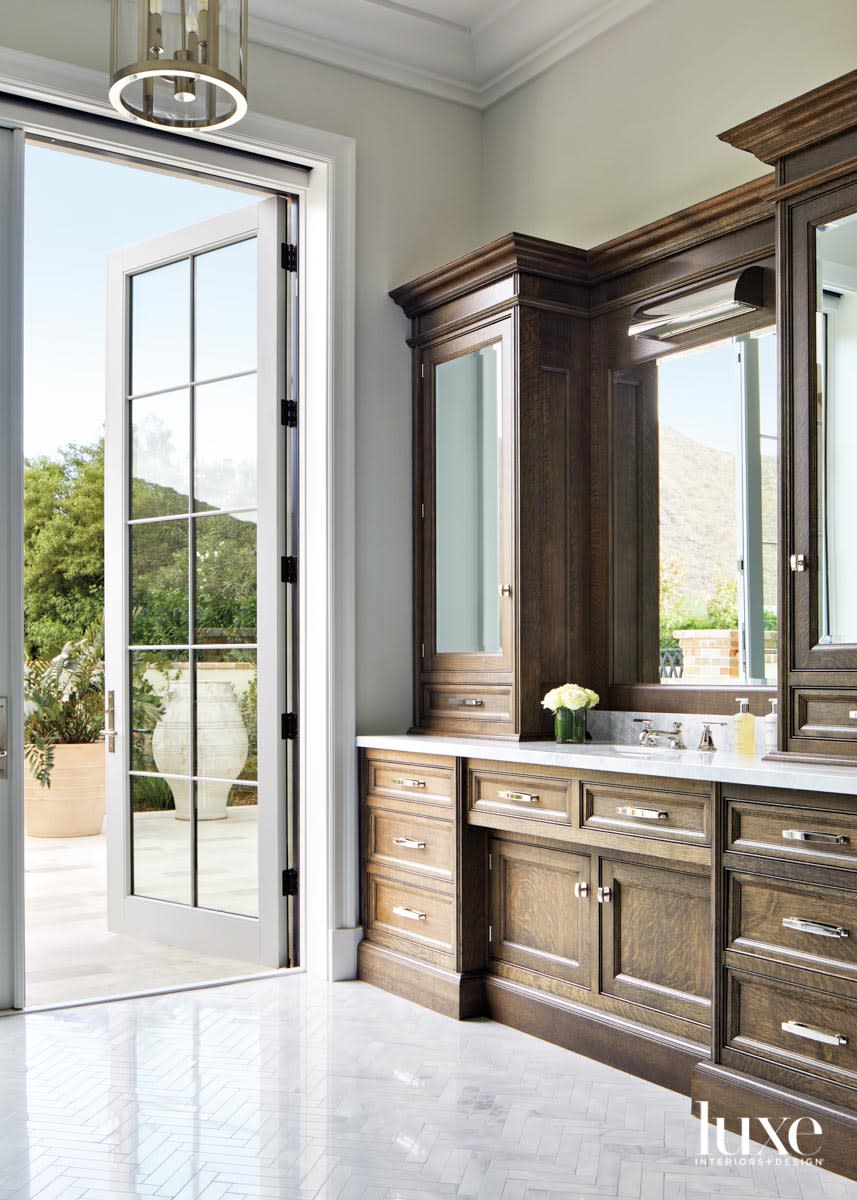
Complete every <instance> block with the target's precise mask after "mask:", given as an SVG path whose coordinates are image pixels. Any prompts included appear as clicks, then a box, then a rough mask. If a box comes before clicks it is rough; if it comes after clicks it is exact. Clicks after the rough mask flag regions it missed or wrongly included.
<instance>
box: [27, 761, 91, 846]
mask: <svg viewBox="0 0 857 1200" xmlns="http://www.w3.org/2000/svg"><path fill="white" fill-rule="evenodd" d="M103 824H104V744H103V742H92V743H88V744H81V745H72V746H55V747H54V769H53V771H52V772H51V786H50V787H49V788H43V787H41V786H40V785H39V783H38V782H37V781H36V780H35V779H34V778H33V777H32V775H31V774H30V770H29V768H28V767H27V768H25V771H24V826H25V828H26V830H27V834H28V836H29V837H41V838H66V837H93V836H94V835H95V834H98V833H101V826H102V825H103Z"/></svg>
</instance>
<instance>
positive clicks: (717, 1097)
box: [359, 72, 857, 1178]
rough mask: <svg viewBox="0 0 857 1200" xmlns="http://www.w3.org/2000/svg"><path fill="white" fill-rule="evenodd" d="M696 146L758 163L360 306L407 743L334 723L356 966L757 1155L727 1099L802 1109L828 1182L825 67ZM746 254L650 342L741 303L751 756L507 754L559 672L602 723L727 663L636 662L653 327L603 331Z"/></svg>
mask: <svg viewBox="0 0 857 1200" xmlns="http://www.w3.org/2000/svg"><path fill="white" fill-rule="evenodd" d="M723 137H724V139H725V140H727V141H728V142H730V143H731V144H732V145H734V146H736V147H738V148H740V149H743V150H749V151H751V152H752V153H755V154H757V155H758V156H759V157H760V158H762V160H763V161H765V162H766V163H769V164H771V165H772V166H773V167H774V169H775V170H774V174H773V175H772V176H767V177H765V178H764V179H762V180H759V181H756V182H755V183H753V184H750V185H747V186H746V187H743V188H738V189H735V190H734V191H732V192H729V193H726V194H724V195H723V196H719V197H716V198H715V199H714V200H712V201H709V202H706V203H704V204H700V205H696V206H695V207H694V208H692V209H688V210H686V211H685V212H683V213H679V214H676V215H674V216H672V217H669V218H665V219H664V220H663V221H660V222H657V223H655V224H654V225H651V226H648V227H646V228H645V229H642V230H638V231H636V232H635V233H633V234H630V235H628V236H627V237H625V238H619V239H616V240H615V241H614V242H611V243H609V244H607V245H605V246H601V247H596V248H595V249H594V250H590V251H581V250H578V249H575V248H573V247H567V246H560V245H557V244H555V243H551V242H544V241H541V240H539V239H535V238H529V237H525V236H522V235H520V234H511V235H509V236H508V237H506V238H502V239H500V240H498V241H497V242H494V243H492V244H491V245H490V246H487V247H485V248H484V249H482V250H480V251H477V252H475V253H474V254H471V255H469V256H467V257H466V258H465V259H462V260H460V261H459V262H457V263H453V264H451V265H449V266H446V267H444V268H442V269H441V270H439V271H436V272H434V273H432V274H431V275H428V276H425V277H424V278H422V279H419V280H416V281H414V282H413V283H411V284H408V285H406V286H404V287H401V288H399V289H398V290H397V291H396V292H394V293H393V296H394V299H395V300H396V301H397V302H398V303H399V304H401V305H402V307H403V308H404V310H405V311H406V313H407V314H408V316H409V317H410V318H411V320H412V322H413V325H412V336H411V339H410V345H411V346H412V348H413V353H414V376H413V388H414V401H413V403H414V468H415V469H414V548H415V552H414V597H415V601H414V609H415V616H414V629H415V637H414V680H415V685H414V720H413V728H414V732H416V733H419V734H422V735H423V736H421V737H420V736H411V737H408V738H404V737H403V738H399V739H396V738H388V739H384V738H378V739H374V740H373V739H364V740H363V746H364V748H363V750H362V751H361V812H362V846H363V850H362V854H363V861H362V869H363V875H362V878H363V923H364V930H365V936H364V940H363V942H362V943H361V946H360V948H359V974H360V977H361V978H362V979H365V980H367V981H369V982H372V983H375V984H377V985H378V986H380V987H384V988H387V989H389V990H391V991H394V992H397V993H399V994H401V995H404V996H407V997H409V998H410V999H413V1000H416V1001H417V1002H419V1003H421V1004H424V1005H427V1006H429V1007H431V1008H434V1009H436V1010H437V1011H440V1012H443V1013H446V1014H448V1015H450V1016H453V1017H456V1018H466V1017H470V1016H476V1015H482V1014H487V1015H490V1016H492V1017H493V1018H495V1019H497V1020H500V1021H503V1022H506V1023H508V1024H511V1025H514V1026H516V1027H518V1028H520V1029H523V1030H525V1031H527V1032H530V1033H533V1034H536V1035H537V1036H540V1037H543V1038H546V1039H547V1040H550V1041H553V1042H556V1043H558V1044H561V1045H563V1046H566V1047H568V1048H569V1049H573V1050H576V1051H578V1052H580V1053H583V1054H586V1055H588V1056H590V1057H593V1058H597V1059H600V1060H602V1061H604V1062H607V1063H610V1064H612V1065H614V1066H616V1067H619V1068H621V1069H623V1070H626V1071H629V1072H632V1073H635V1074H639V1075H641V1076H644V1077H646V1078H648V1079H652V1080H654V1081H656V1082H658V1083H661V1084H664V1085H666V1086H668V1087H671V1088H674V1089H677V1090H679V1091H683V1092H685V1093H686V1094H688V1095H689V1096H691V1098H692V1102H693V1104H694V1105H695V1106H697V1110H698V1106H699V1105H700V1104H701V1103H702V1102H703V1101H707V1102H708V1105H709V1108H708V1112H709V1115H710V1117H711V1119H714V1118H715V1117H723V1118H725V1120H726V1122H727V1124H728V1125H729V1127H730V1128H738V1127H739V1123H740V1121H741V1120H742V1119H744V1118H750V1119H751V1121H752V1122H753V1123H754V1124H753V1125H752V1133H753V1136H754V1137H756V1138H757V1139H758V1140H761V1141H763V1142H764V1141H765V1134H764V1131H763V1129H762V1126H761V1125H760V1124H759V1122H760V1121H761V1119H762V1118H780V1117H788V1118H790V1119H794V1118H797V1117H807V1116H812V1117H815V1118H816V1119H817V1120H818V1121H819V1122H820V1123H821V1125H822V1127H823V1130H824V1135H823V1150H822V1155H823V1157H824V1161H825V1166H827V1167H829V1168H830V1169H833V1170H837V1171H840V1172H842V1173H844V1174H848V1175H850V1176H852V1177H854V1178H857V772H855V774H854V775H853V776H852V775H851V774H850V772H849V769H848V766H846V764H850V766H851V770H853V768H854V765H857V761H856V760H857V533H855V530H857V522H855V520H854V517H855V514H856V513H857V484H852V477H853V478H855V479H857V472H855V471H854V469H853V466H854V459H853V454H852V451H853V453H857V421H854V419H853V416H852V415H849V414H851V413H852V410H853V411H857V401H855V400H854V396H853V388H854V383H853V379H854V378H855V377H857V376H855V372H857V216H855V217H853V220H854V224H855V233H854V235H853V236H854V247H853V253H854V266H853V268H852V267H850V266H849V265H848V263H847V262H844V263H843V257H846V258H847V255H846V254H845V250H844V249H843V247H845V248H846V249H847V252H848V254H849V255H850V254H851V253H852V248H851V246H850V242H849V241H848V239H850V238H851V236H852V235H851V232H850V229H851V224H850V223H851V220H852V214H857V72H855V73H854V74H852V75H850V76H846V77H844V78H843V79H842V80H837V81H835V82H834V83H833V84H830V85H827V87H825V88H820V89H817V91H815V92H813V93H810V94H808V95H807V96H805V97H801V98H800V99H799V100H797V101H794V102H792V103H790V104H787V105H783V106H781V108H779V109H777V110H774V111H773V112H772V113H769V114H765V115H764V116H763V117H760V118H757V119H755V120H753V121H749V122H747V123H746V124H744V125H742V126H740V127H738V128H736V129H734V130H731V131H730V132H729V133H727V134H724V135H723ZM837 256H838V257H837ZM748 268H749V269H751V271H752V272H753V275H752V282H753V284H754V287H755V286H756V285H758V287H757V289H756V290H757V291H758V297H757V298H756V299H755V300H754V301H753V302H752V303H748V304H747V305H745V306H743V307H742V306H741V305H737V304H736V306H735V307H734V312H733V309H731V308H729V309H728V315H727V316H726V317H725V318H723V319H720V320H719V323H717V325H716V331H715V334H714V335H713V334H712V330H711V328H710V327H708V328H703V327H702V326H700V327H699V328H694V327H693V326H692V325H688V326H687V328H686V329H685V330H684V331H683V332H682V334H681V341H679V336H678V335H675V338H674V344H673V345H672V349H675V348H676V346H678V345H680V346H681V347H691V348H694V347H700V346H704V345H705V344H706V341H707V340H710V339H712V337H713V336H716V337H721V338H722V337H725V336H735V337H737V338H744V339H747V340H748V344H749V339H752V338H756V337H758V336H759V334H760V331H764V330H770V329H771V328H772V327H773V325H774V322H776V335H777V339H778V343H777V344H778V353H779V356H780V397H781V403H780V425H779V429H778V431H777V432H776V436H773V435H772V436H771V441H772V442H774V443H776V447H777V454H778V461H779V485H778V496H779V538H778V541H777V554H778V556H779V605H778V630H777V632H778V636H779V645H778V661H777V666H776V670H773V669H772V668H771V666H770V663H767V662H766V661H763V659H764V655H763V650H764V646H763V639H762V633H763V629H762V623H761V617H762V588H763V585H765V581H764V580H763V578H762V570H761V568H759V569H758V570H757V571H756V578H755V582H748V583H747V584H746V588H745V591H746V596H747V597H749V599H747V600H746V604H747V606H748V607H747V609H746V612H749V611H750V609H751V608H752V605H755V609H753V611H754V612H755V614H756V618H757V619H758V630H757V634H756V635H754V636H755V637H756V643H755V649H754V650H753V652H752V653H750V652H749V651H746V647H744V648H743V649H742V653H745V658H746V661H747V662H753V663H754V664H755V665H754V667H753V670H752V671H749V672H748V674H747V679H746V681H742V683H741V684H740V690H741V692H742V693H744V694H746V695H748V696H749V697H750V700H751V707H752V710H753V711H755V712H757V713H759V714H762V713H764V712H765V711H766V710H767V707H768V702H769V700H770V698H771V697H772V696H775V695H778V696H779V701H780V712H781V719H780V732H779V745H778V749H777V750H776V752H775V753H774V754H773V755H772V756H771V759H770V762H769V764H768V766H767V768H766V769H767V770H768V775H767V776H766V775H765V771H764V770H763V768H762V765H761V764H759V762H758V760H748V761H754V762H756V767H754V768H753V770H750V768H749V767H748V768H747V771H746V772H744V774H742V773H741V772H740V771H738V772H737V774H736V771H735V770H724V771H723V772H722V773H721V774H718V771H717V767H716V763H717V761H718V760H717V758H716V756H715V757H713V758H711V759H710V762H711V764H712V766H711V769H710V770H707V769H704V768H702V769H699V770H697V771H696V772H695V773H694V771H692V770H690V769H688V770H684V771H682V770H677V771H675V772H672V773H670V772H669V771H668V770H667V769H664V770H663V771H662V773H661V774H657V773H653V772H654V768H651V769H645V770H635V769H634V764H633V761H632V760H630V759H624V760H621V759H620V758H619V757H618V756H617V757H616V761H615V762H614V763H605V761H604V760H601V765H600V767H599V768H598V769H589V767H588V766H587V763H586V757H585V755H584V754H582V752H581V753H578V755H577V756H575V755H574V754H570V755H568V756H567V761H566V762H563V758H562V755H561V754H555V755H553V756H551V755H546V754H545V753H542V754H541V756H540V755H539V752H538V743H537V742H534V741H531V740H528V739H534V738H539V737H542V738H545V737H547V736H549V733H550V725H549V722H548V720H547V719H546V717H545V715H544V714H543V712H542V710H541V707H540V700H541V697H542V695H543V694H544V693H545V692H546V691H547V690H548V689H549V688H550V687H553V686H556V685H557V684H560V683H563V682H566V681H567V680H575V681H577V682H580V683H585V684H586V685H587V686H591V687H594V688H595V689H596V690H598V691H599V692H600V693H601V696H602V705H603V706H604V707H605V708H610V709H614V710H622V711H637V712H647V713H652V712H672V713H675V712H680V713H681V712H685V713H706V714H710V713H714V714H718V713H722V714H727V713H730V712H734V696H735V692H736V690H737V688H738V685H737V684H736V683H735V682H732V681H729V682H726V683H724V684H723V685H722V686H709V687H700V686H694V685H692V684H690V683H687V682H686V681H682V682H681V683H674V684H672V685H671V686H664V685H663V684H662V683H661V682H660V681H659V674H658V661H657V656H658V638H659V631H658V609H657V604H658V588H659V577H658V573H657V571H658V558H659V552H658V530H657V519H656V517H657V514H656V511H655V509H653V505H655V504H656V497H653V493H652V486H651V478H652V469H653V467H652V464H654V470H655V472H656V470H657V455H658V442H657V430H656V427H655V425H654V424H653V418H652V412H653V411H654V410H653V408H652V378H653V371H654V370H655V369H656V367H655V364H656V359H657V355H658V354H660V353H663V341H654V340H653V338H654V337H655V335H654V334H653V335H652V336H651V337H647V336H646V333H645V332H644V333H643V334H642V336H639V335H638V336H635V337H630V336H629V325H631V326H633V325H634V323H635V321H637V319H638V317H639V314H640V313H642V314H643V315H644V316H645V315H646V314H647V313H651V312H652V311H655V312H656V313H657V312H658V310H659V306H661V307H662V311H664V312H667V313H669V312H670V311H672V310H675V309H677V310H678V311H679V312H681V310H682V304H683V303H684V302H685V301H686V300H687V299H688V298H690V299H693V297H695V296H697V295H698V294H701V292H702V289H704V288H709V289H711V288H713V289H715V291H716V289H717V288H718V287H719V286H721V285H725V284H726V283H728V282H729V281H730V280H733V279H735V278H737V277H739V276H740V275H741V273H742V272H744V271H745V270H747V269H748ZM852 271H853V275H852V274H851V272H852ZM775 279H776V305H775V303H774V287H773V284H774V280H775ZM730 286H731V285H730ZM737 295H738V292H737V291H736V293H735V296H736V298H737ZM852 300H853V304H854V312H853V334H852V325H851V322H852V310H851V304H852ZM671 306H672V307H671ZM686 307H687V306H686ZM688 330H689V332H688ZM658 336H659V337H660V336H661V335H660V334H659V335H658ZM669 336H672V335H669ZM669 336H667V338H666V340H667V341H668V342H669ZM849 339H850V340H849ZM852 343H853V345H852ZM754 355H756V356H757V355H758V350H757V348H755V347H753V346H752V345H751V346H750V349H749V351H748V358H749V361H750V362H751V365H752V363H755V361H756V360H755V359H754V357H753V356H754ZM742 370H744V371H746V370H747V367H746V362H745V363H744V365H743V366H742ZM758 379H759V376H758V373H757V376H756V379H755V384H756V385H757V384H758ZM849 379H850V380H851V383H850V388H851V390H850V391H849V390H848V380H849ZM752 383H753V381H752V380H751V384H752ZM754 386H755V385H754ZM751 390H752V389H751ZM774 407H775V406H773V405H772V410H771V411H773V409H774ZM757 409H758V405H757ZM756 419H757V420H758V411H757V414H756ZM760 436H761V435H760V434H759V428H758V424H757V425H755V426H753V432H752V437H751V441H752V438H756V440H757V442H758V438H759V437H760ZM756 453H758V450H757V451H756ZM849 455H851V458H849ZM442 458H443V460H444V461H445V462H448V463H452V464H455V463H458V467H459V469H458V472H457V474H456V471H454V470H452V469H450V470H449V472H447V470H446V469H444V470H443V471H441V469H440V466H439V463H440V460H441V459H442ZM462 464H463V465H464V469H463V470H462V469H461V466H462ZM751 466H752V464H751ZM754 469H755V470H756V484H755V486H756V487H757V490H760V489H761V485H760V483H759V470H760V468H759V467H758V463H757V464H756V467H755V468H754ZM447 479H451V480H452V482H450V483H449V484H447V482H446V480H447ZM771 495H774V484H773V483H772V484H771ZM757 507H758V505H757ZM653 514H654V515H653ZM745 518H746V514H745ZM755 519H756V521H757V525H759V526H760V521H761V518H760V517H759V514H758V513H756V516H755ZM745 523H746V521H745ZM755 537H756V543H754V544H755V545H757V546H758V547H759V548H761V545H762V540H761V534H760V533H759V531H758V529H757V531H756V534H755ZM769 543H770V539H769ZM743 544H744V543H742V545H743ZM747 544H750V543H747ZM441 551H442V552H441ZM739 561H740V562H742V563H743V560H741V559H739ZM852 568H853V574H852ZM741 569H742V570H746V569H747V568H746V564H744V565H742V567H741ZM771 578H774V576H773V575H772V576H771ZM754 589H755V591H754ZM751 593H752V595H751ZM751 602H752V603H751ZM753 655H755V657H753ZM766 670H767V671H768V673H769V674H770V676H771V677H770V678H767V677H766ZM774 677H775V678H776V681H777V682H776V688H775V686H774ZM449 735H458V736H459V738H460V739H461V740H460V743H459V744H458V746H457V745H456V742H455V737H454V736H453V737H452V738H451V737H450V736H449ZM479 739H491V740H490V741H488V740H483V741H482V743H481V746H482V749H481V750H480V741H479ZM498 739H500V740H498ZM502 739H505V742H504V741H503V740H502ZM545 744H547V743H543V745H545ZM697 757H699V756H697ZM701 757H702V759H703V760H704V757H705V756H704V755H703V756H701ZM548 760H550V761H548ZM688 761H690V760H688ZM808 763H815V764H817V770H816V771H815V772H813V771H812V769H811V767H809V766H807V765H806V764H808ZM798 764H804V765H803V766H801V765H798ZM608 767H609V769H607V768H608ZM808 772H809V773H808ZM736 778H737V779H738V782H736V781H735V780H736ZM769 780H775V782H774V783H770V782H768V781H769ZM825 781H826V782H825Z"/></svg>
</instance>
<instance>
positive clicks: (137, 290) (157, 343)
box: [131, 259, 190, 395]
mask: <svg viewBox="0 0 857 1200" xmlns="http://www.w3.org/2000/svg"><path fill="white" fill-rule="evenodd" d="M189 380H190V261H189V260H188V259H184V260H183V261H182V262H177V263H170V265H169V266H167V267H157V268H156V269H155V270H153V271H144V272H143V273H142V274H140V275H135V276H134V277H133V278H132V280H131V392H132V393H133V394H134V395H138V394H140V393H142V392H159V391H162V390H163V389H164V388H171V387H178V386H180V385H181V384H183V383H188V381H189Z"/></svg>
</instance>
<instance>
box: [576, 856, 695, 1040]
mask: <svg viewBox="0 0 857 1200" xmlns="http://www.w3.org/2000/svg"><path fill="white" fill-rule="evenodd" d="M600 880H601V885H600V887H599V889H598V893H597V896H596V899H597V900H598V902H599V908H600V915H601V921H600V952H601V987H600V990H601V992H602V994H604V995H606V996H613V997H614V998H615V999H617V1000H625V1001H630V1002H631V1003H633V1004H642V1005H645V1006H646V1007H647V1008H652V1009H656V1010H657V1011H659V1012H663V1013H667V1014H669V1015H671V1016H674V1017H680V1018H683V1019H684V1020H688V1021H695V1022H698V1023H700V1024H703V1025H705V1024H708V1022H709V1019H710V1007H711V984H712V966H711V896H710V888H711V883H710V880H709V878H708V877H707V876H706V875H700V874H692V873H691V872H689V871H677V870H675V869H673V868H672V867H662V866H649V865H647V864H644V863H640V862H624V861H621V860H618V859H611V858H602V859H601V861H600Z"/></svg>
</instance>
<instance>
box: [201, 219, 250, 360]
mask: <svg viewBox="0 0 857 1200" xmlns="http://www.w3.org/2000/svg"><path fill="white" fill-rule="evenodd" d="M256 253H257V250H256V239H255V238H249V239H248V240H247V241H244V242H235V243H233V244H232V245H231V246H223V247H222V248H221V249H219V250H212V251H210V252H209V253H208V254H200V255H198V256H197V258H196V259H195V260H194V266H195V271H196V303H195V305H194V312H195V323H196V347H195V349H196V357H195V362H196V369H195V372H194V375H195V378H196V379H217V378H219V377H220V376H221V375H236V374H238V372H239V371H252V370H254V369H255V367H256V341H257V332H256Z"/></svg>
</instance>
